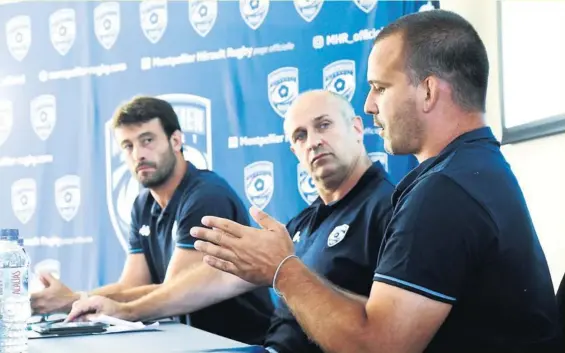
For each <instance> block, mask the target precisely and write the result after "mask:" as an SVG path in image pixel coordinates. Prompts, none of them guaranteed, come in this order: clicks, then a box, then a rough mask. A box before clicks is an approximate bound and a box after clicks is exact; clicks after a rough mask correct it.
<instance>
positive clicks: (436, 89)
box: [419, 76, 441, 113]
mask: <svg viewBox="0 0 565 353" xmlns="http://www.w3.org/2000/svg"><path fill="white" fill-rule="evenodd" d="M440 86H441V82H440V80H439V79H438V78H437V77H435V76H429V77H427V78H426V79H424V81H422V84H421V89H420V92H419V98H420V99H422V100H423V104H422V107H423V110H424V113H429V112H430V111H431V110H432V109H433V108H434V107H435V105H436V104H437V101H438V99H439V95H440V90H441V87H440Z"/></svg>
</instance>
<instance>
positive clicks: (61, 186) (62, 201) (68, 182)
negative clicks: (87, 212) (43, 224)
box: [55, 175, 81, 222]
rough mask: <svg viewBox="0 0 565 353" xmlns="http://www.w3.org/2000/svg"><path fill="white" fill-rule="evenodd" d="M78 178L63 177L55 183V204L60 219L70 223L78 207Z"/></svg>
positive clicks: (76, 176)
mask: <svg viewBox="0 0 565 353" xmlns="http://www.w3.org/2000/svg"><path fill="white" fill-rule="evenodd" d="M80 194H81V192H80V177H79V176H78V175H65V176H63V177H61V178H59V179H57V180H56V181H55V204H56V206H57V210H58V211H59V214H60V215H61V217H62V218H63V219H64V220H65V221H67V222H70V221H71V220H72V219H73V218H75V216H76V214H77V212H78V209H79V207H80Z"/></svg>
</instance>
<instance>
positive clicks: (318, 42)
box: [312, 28, 382, 49]
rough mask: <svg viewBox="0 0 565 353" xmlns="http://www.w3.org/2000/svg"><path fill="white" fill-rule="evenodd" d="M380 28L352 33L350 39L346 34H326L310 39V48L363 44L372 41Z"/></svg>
mask: <svg viewBox="0 0 565 353" xmlns="http://www.w3.org/2000/svg"><path fill="white" fill-rule="evenodd" d="M381 29H382V28H380V29H376V28H367V29H362V30H360V31H359V32H356V33H353V36H352V37H353V38H350V34H349V33H347V32H343V33H336V34H328V35H326V36H323V35H317V36H314V37H313V38H312V47H313V48H314V49H322V48H323V47H324V46H327V47H329V46H332V45H344V44H346V45H351V44H355V43H358V42H365V41H368V40H373V39H375V38H376V37H377V35H378V34H379V33H380V31H381Z"/></svg>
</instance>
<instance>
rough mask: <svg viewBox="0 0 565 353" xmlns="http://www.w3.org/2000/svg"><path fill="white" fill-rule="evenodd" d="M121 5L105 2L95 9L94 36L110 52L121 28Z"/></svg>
mask: <svg viewBox="0 0 565 353" xmlns="http://www.w3.org/2000/svg"><path fill="white" fill-rule="evenodd" d="M120 22H121V20H120V4H119V3H118V2H103V3H101V4H100V5H98V6H96V8H95V9H94V34H96V38H97V39H98V42H100V45H102V47H104V48H105V49H106V50H110V49H111V48H112V47H113V46H114V44H115V43H116V40H117V39H118V36H119V34H120V28H121V23H120Z"/></svg>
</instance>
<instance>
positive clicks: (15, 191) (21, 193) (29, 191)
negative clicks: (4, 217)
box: [12, 178, 37, 224]
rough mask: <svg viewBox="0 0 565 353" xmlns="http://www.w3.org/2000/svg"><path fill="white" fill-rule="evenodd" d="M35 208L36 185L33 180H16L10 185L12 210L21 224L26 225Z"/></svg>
mask: <svg viewBox="0 0 565 353" xmlns="http://www.w3.org/2000/svg"><path fill="white" fill-rule="evenodd" d="M36 207H37V184H36V182H35V180H34V179H31V178H26V179H19V180H16V181H15V182H14V183H13V184H12V210H13V211H14V214H15V215H16V218H17V219H19V221H20V222H22V224H26V223H28V222H29V221H30V220H31V218H32V217H33V214H34V213H35V209H36Z"/></svg>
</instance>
